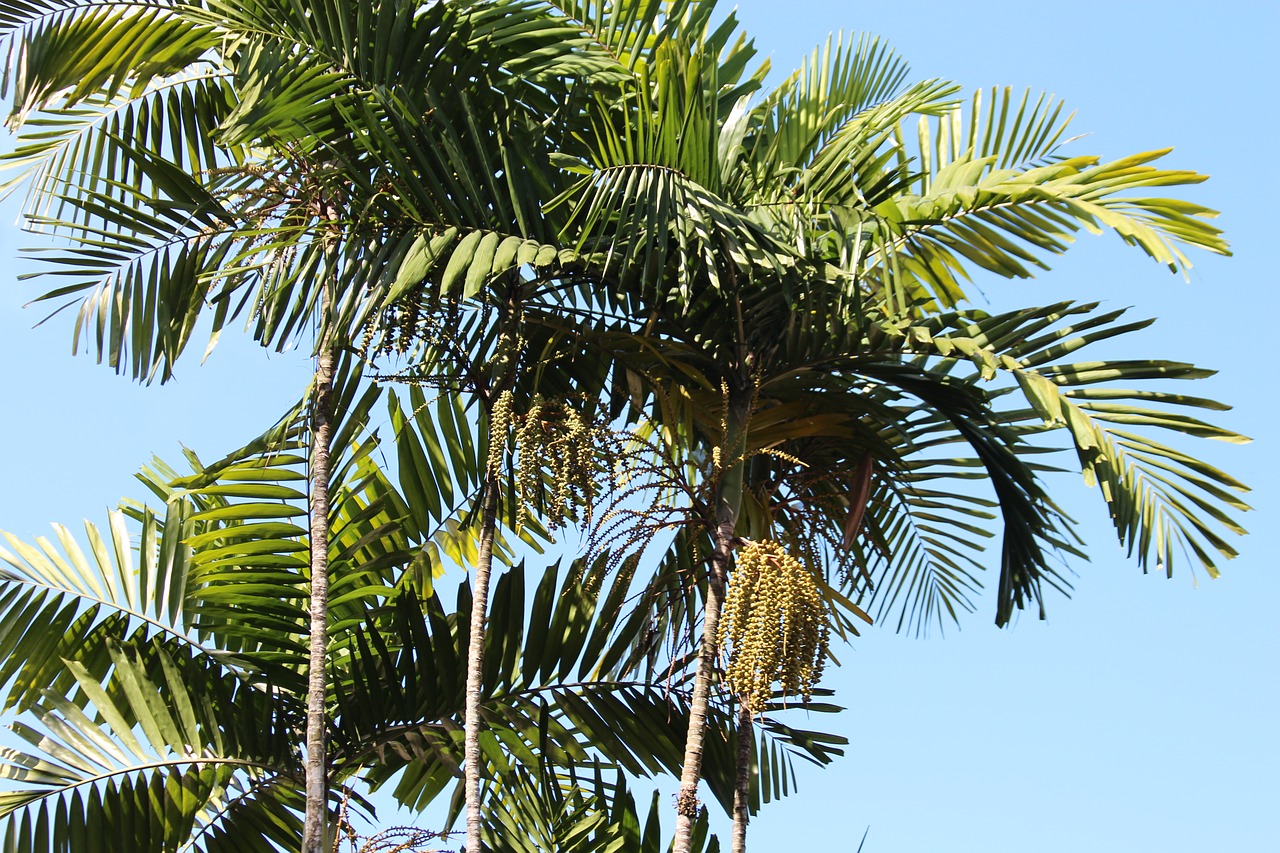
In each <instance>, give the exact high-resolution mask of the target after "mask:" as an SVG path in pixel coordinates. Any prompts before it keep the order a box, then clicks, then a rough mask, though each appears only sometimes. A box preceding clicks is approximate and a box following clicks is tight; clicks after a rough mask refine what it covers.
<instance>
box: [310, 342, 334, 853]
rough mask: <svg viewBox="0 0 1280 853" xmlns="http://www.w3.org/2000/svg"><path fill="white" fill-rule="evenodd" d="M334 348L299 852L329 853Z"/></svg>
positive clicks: (321, 361) (314, 544) (314, 488)
mask: <svg viewBox="0 0 1280 853" xmlns="http://www.w3.org/2000/svg"><path fill="white" fill-rule="evenodd" d="M333 362H334V352H333V347H332V346H331V345H330V344H329V342H328V341H324V342H323V343H322V344H321V346H320V352H319V355H318V356H317V357H316V373H315V385H314V389H313V396H312V411H311V417H312V420H313V423H312V429H311V489H310V498H309V500H308V509H309V511H310V514H311V613H310V640H311V658H310V663H309V666H308V672H307V765H306V782H307V799H306V817H305V822H304V824H303V832H302V853H327V851H326V849H325V848H326V846H327V845H326V840H327V835H328V833H327V831H326V827H325V824H326V821H325V817H326V815H327V814H328V797H329V791H328V774H327V772H326V771H327V768H328V762H327V760H326V757H325V734H326V730H327V728H328V726H327V721H326V719H325V710H324V700H325V690H326V687H327V684H326V672H325V669H326V665H327V663H328V642H329V636H328V614H329V442H330V441H331V438H332V434H333Z"/></svg>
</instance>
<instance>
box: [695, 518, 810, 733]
mask: <svg viewBox="0 0 1280 853" xmlns="http://www.w3.org/2000/svg"><path fill="white" fill-rule="evenodd" d="M828 633H829V631H828V627H827V618H826V607H825V605H824V604H823V602H822V596H821V595H820V594H819V592H818V585H817V583H816V582H815V581H814V579H813V575H812V574H811V573H810V572H809V571H808V570H806V569H805V567H804V565H803V564H802V563H801V562H800V561H799V560H797V559H796V558H795V557H793V556H791V555H790V554H788V553H787V552H786V551H785V550H784V549H783V548H782V546H781V545H779V544H778V543H777V542H772V541H760V542H751V543H750V544H748V545H746V546H745V547H744V548H743V549H742V550H741V551H739V552H738V559H737V563H736V565H735V566H734V569H733V576H732V578H731V580H730V583H729V593H728V596H727V597H726V599H725V603H724V613H723V614H722V615H721V618H720V625H719V628H718V630H717V641H718V642H719V644H720V648H722V649H727V650H728V654H729V663H728V666H727V667H726V668H725V681H726V682H727V684H728V686H729V688H730V690H732V691H733V692H734V693H735V694H738V696H739V697H740V700H741V701H742V703H743V704H744V705H746V706H747V708H749V709H750V711H751V713H753V714H760V713H762V712H763V711H764V708H765V705H766V704H767V703H768V701H769V698H770V696H771V695H772V685H773V683H774V682H780V683H781V687H782V693H783V694H784V695H787V696H794V695H797V694H798V695H800V696H801V697H802V698H803V699H804V701H806V702H807V701H809V697H810V695H811V694H812V691H813V686H814V685H815V684H817V682H818V679H819V678H821V677H822V666H823V663H824V662H825V660H826V657H827V641H828Z"/></svg>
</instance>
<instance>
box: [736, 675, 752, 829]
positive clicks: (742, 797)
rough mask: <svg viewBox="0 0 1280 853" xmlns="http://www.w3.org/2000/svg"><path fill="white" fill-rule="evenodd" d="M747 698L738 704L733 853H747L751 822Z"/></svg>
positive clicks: (749, 715)
mask: <svg viewBox="0 0 1280 853" xmlns="http://www.w3.org/2000/svg"><path fill="white" fill-rule="evenodd" d="M746 698H747V697H746V696H745V695H744V696H739V697H738V699H739V702H738V761H737V765H736V766H735V768H734V772H735V773H736V774H737V776H736V780H735V784H734V788H733V853H747V823H748V822H749V821H750V820H751V799H750V797H751V737H752V734H753V729H752V726H751V709H750V708H748V707H747V703H746V701H745V700H746Z"/></svg>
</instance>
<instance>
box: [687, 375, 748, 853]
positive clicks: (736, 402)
mask: <svg viewBox="0 0 1280 853" xmlns="http://www.w3.org/2000/svg"><path fill="white" fill-rule="evenodd" d="M750 401H751V397H750V394H749V393H746V394H745V395H744V393H743V392H742V391H737V392H733V391H731V392H730V398H729V412H728V416H727V417H726V418H725V426H726V432H727V434H728V435H727V436H726V444H729V443H730V438H731V439H732V447H733V450H732V454H733V456H734V457H737V458H736V459H734V460H733V464H732V465H731V466H730V467H729V468H728V469H726V470H725V472H724V473H723V474H722V475H721V479H720V486H719V488H718V489H717V492H716V529H715V551H713V552H712V555H711V567H710V576H709V577H708V578H707V606H706V609H705V610H704V611H703V615H702V643H701V646H700V647H699V649H698V671H697V674H696V675H695V676H694V681H693V698H692V699H690V701H689V732H688V735H687V737H686V739H685V747H684V765H683V767H682V768H681V771H680V793H679V794H678V795H677V797H676V837H675V843H674V846H673V847H672V853H691V851H692V846H693V824H694V821H695V820H697V817H698V809H699V807H700V806H699V802H698V783H699V782H700V781H701V779H702V742H703V736H704V734H705V732H706V727H707V700H708V698H709V696H710V694H711V675H712V672H713V671H714V669H715V663H716V658H717V656H718V655H719V648H718V647H717V645H716V633H717V631H718V629H719V627H720V611H721V609H722V608H723V607H724V596H725V587H726V585H727V584H728V579H729V563H730V561H731V560H732V559H733V537H734V529H735V528H736V527H737V526H738V510H739V508H740V507H741V505H742V482H743V473H744V472H743V468H744V466H743V463H742V459H741V456H742V452H743V449H744V448H745V446H746V432H747V430H746V424H747V416H748V409H749V407H750Z"/></svg>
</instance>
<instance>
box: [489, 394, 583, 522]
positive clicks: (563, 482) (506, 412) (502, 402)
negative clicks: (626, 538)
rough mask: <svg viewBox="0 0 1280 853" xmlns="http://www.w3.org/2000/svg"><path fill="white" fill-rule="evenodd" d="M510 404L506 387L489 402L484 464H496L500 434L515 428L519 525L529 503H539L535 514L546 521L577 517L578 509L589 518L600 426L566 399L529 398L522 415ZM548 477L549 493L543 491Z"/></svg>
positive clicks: (500, 447) (500, 452)
mask: <svg viewBox="0 0 1280 853" xmlns="http://www.w3.org/2000/svg"><path fill="white" fill-rule="evenodd" d="M514 404H515V400H514V397H513V395H512V394H511V392H510V391H507V392H505V393H503V394H502V395H501V396H500V397H499V398H498V400H497V401H496V402H495V403H494V406H493V412H492V414H491V415H490V419H489V424H490V426H489V430H490V433H489V434H490V436H492V438H491V439H490V443H489V465H490V466H492V467H494V468H495V469H498V468H501V464H502V456H503V453H504V452H505V449H506V442H505V441H503V440H502V437H503V436H506V435H507V434H508V432H510V431H512V430H514V436H513V438H514V447H513V451H515V452H517V453H518V454H519V457H518V459H517V461H516V465H515V478H516V492H517V494H518V496H519V499H520V506H519V510H518V515H517V519H518V523H523V521H524V520H525V518H526V517H527V512H528V507H529V505H530V504H534V503H539V502H541V510H542V511H541V513H540V515H541V516H542V518H543V519H544V520H546V521H547V522H549V523H550V524H559V523H560V522H562V521H566V520H567V521H578V508H579V507H582V508H585V509H586V512H587V515H588V517H590V512H591V503H592V501H593V500H594V499H595V494H596V480H597V476H598V472H599V462H598V458H597V455H598V452H599V449H600V448H603V447H604V446H605V445H606V440H607V434H606V433H605V430H603V428H601V427H597V426H595V425H593V424H592V423H590V422H588V421H586V420H584V419H583V417H582V414H581V413H580V412H579V411H578V410H577V409H575V408H574V407H573V406H572V405H570V404H569V402H568V401H565V400H547V399H544V398H543V397H540V396H539V397H534V398H533V400H531V401H530V403H529V410H528V411H527V412H525V413H524V414H523V415H516V414H515V407H514ZM544 473H545V475H546V476H545V477H544ZM548 481H549V485H550V494H549V495H546V493H545V491H544V487H545V486H546V485H547V484H548ZM540 498H541V501H540Z"/></svg>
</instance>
